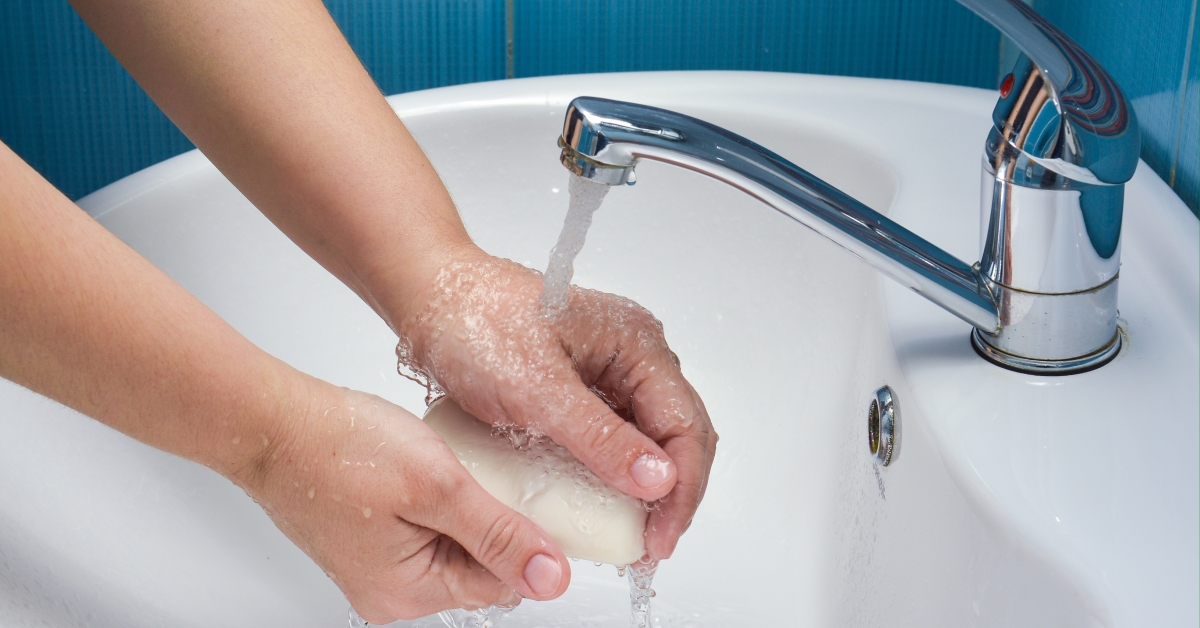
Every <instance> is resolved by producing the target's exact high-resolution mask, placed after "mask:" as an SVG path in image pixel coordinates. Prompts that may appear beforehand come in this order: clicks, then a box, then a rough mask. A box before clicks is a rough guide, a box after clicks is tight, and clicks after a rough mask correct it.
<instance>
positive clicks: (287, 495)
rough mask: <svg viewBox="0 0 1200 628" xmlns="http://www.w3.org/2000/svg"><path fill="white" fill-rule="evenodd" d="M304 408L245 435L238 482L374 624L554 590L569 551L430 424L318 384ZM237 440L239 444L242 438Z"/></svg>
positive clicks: (562, 585) (565, 577)
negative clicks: (480, 478)
mask: <svg viewBox="0 0 1200 628" xmlns="http://www.w3.org/2000/svg"><path fill="white" fill-rule="evenodd" d="M309 388H310V389H311V390H312V391H313V392H310V393H309V394H307V395H305V396H306V397H308V398H309V399H310V401H309V403H308V404H307V406H306V407H305V408H304V410H303V411H296V412H294V413H293V414H294V415H295V416H292V417H289V419H290V420H288V421H283V422H281V427H280V429H279V430H278V431H277V433H273V434H263V435H261V436H259V437H258V438H246V439H244V440H245V441H246V442H245V444H244V446H245V447H246V449H247V450H248V451H251V452H253V455H252V456H250V457H248V458H247V460H248V461H249V462H248V463H247V464H246V465H245V467H244V468H241V469H239V470H238V472H237V473H235V474H233V475H234V480H235V481H236V482H237V483H238V484H239V485H241V486H242V487H243V488H245V489H246V492H247V493H249V494H250V495H251V496H252V497H254V498H255V500H256V501H257V502H258V503H259V504H260V505H261V506H262V507H263V508H264V510H266V511H267V514H269V515H270V516H271V518H272V519H273V520H274V521H275V523H276V525H277V526H279V528H280V529H281V530H282V531H283V532H284V533H285V534H287V536H288V537H289V538H290V539H291V540H292V541H293V542H294V543H296V544H297V545H298V546H299V547H300V548H301V549H303V550H304V551H305V552H306V553H307V554H308V555H309V556H310V557H311V558H312V559H313V560H314V561H316V563H317V564H318V565H320V566H321V568H323V569H324V570H325V571H326V573H327V574H328V575H329V577H330V578H332V579H333V581H334V582H335V583H336V584H337V585H338V586H339V587H340V588H341V589H342V592H343V593H345V595H346V597H347V599H348V600H349V601H350V603H351V604H352V605H353V606H354V608H355V609H356V610H357V611H358V612H359V614H360V615H361V616H362V617H363V618H364V619H366V620H367V621H368V622H370V623H372V624H386V623H389V622H391V621H394V620H396V619H414V618H417V617H423V616H426V615H431V614H433V613H436V612H439V611H442V610H445V609H448V608H466V609H474V608H482V607H487V606H489V605H492V604H505V605H515V604H517V603H518V602H519V601H520V599H521V598H522V597H527V598H531V599H538V600H547V599H552V598H555V597H558V596H559V595H561V594H562V593H563V591H565V590H566V588H567V584H568V583H569V581H570V567H569V566H568V563H567V559H566V557H565V556H564V555H563V554H562V552H561V551H560V550H559V549H558V547H556V546H555V545H554V543H553V542H552V541H551V540H550V539H549V537H547V536H546V534H545V533H544V532H543V531H542V530H541V528H539V527H538V526H537V525H535V524H534V523H532V522H531V521H529V520H528V519H526V518H525V517H524V516H522V515H520V514H518V513H517V512H515V511H513V510H511V509H509V508H508V507H506V506H504V505H502V504H501V503H500V502H498V501H496V500H495V499H494V498H492V496H491V495H489V494H488V493H487V492H486V491H484V489H483V488H482V487H480V486H479V484H478V483H476V482H475V480H474V479H473V478H471V476H470V474H469V473H468V472H467V470H466V468H465V467H463V465H462V464H461V463H460V462H459V461H458V459H457V458H455V456H454V454H453V453H452V452H451V451H450V448H449V447H447V446H446V444H445V443H444V442H443V441H442V439H441V437H439V436H438V435H437V433H435V432H434V431H433V430H432V429H430V428H429V427H428V426H426V425H425V423H424V422H422V421H421V420H420V419H418V418H417V417H415V416H413V415H412V414H410V413H408V412H406V411H405V410H403V409H402V408H399V407H397V406H394V405H392V404H390V403H388V402H386V401H384V400H382V399H380V398H378V397H374V396H371V395H367V394H363V393H357V392H354V391H350V390H346V389H341V388H336V387H333V386H331V385H329V384H325V383H324V382H318V381H315V380H314V381H312V382H311V383H310V384H309ZM238 444H239V443H235V444H234V446H235V447H236V446H238Z"/></svg>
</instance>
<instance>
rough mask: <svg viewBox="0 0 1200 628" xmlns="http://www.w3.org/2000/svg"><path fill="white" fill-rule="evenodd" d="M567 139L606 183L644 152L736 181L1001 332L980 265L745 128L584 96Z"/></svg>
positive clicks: (592, 174)
mask: <svg viewBox="0 0 1200 628" xmlns="http://www.w3.org/2000/svg"><path fill="white" fill-rule="evenodd" d="M559 145H560V146H561V147H562V157H561V160H562V164H563V165H564V166H566V167H567V169H568V170H570V171H571V172H573V173H575V174H577V175H579V176H581V177H584V178H587V179H590V180H592V181H596V182H598V183H606V184H608V185H620V184H622V183H626V182H627V181H628V180H629V178H630V176H631V175H632V173H633V169H634V166H635V165H636V164H637V162H638V160H640V159H651V160H654V161H661V162H665V163H669V164H673V165H676V166H680V167H683V168H687V169H689V170H693V171H696V172H699V173H701V174H705V175H708V176H710V177H713V178H714V179H717V180H719V181H723V182H725V183H728V184H730V185H732V186H734V187H736V188H738V189H740V190H742V191H743V192H746V193H747V194H749V195H751V196H753V197H755V198H757V199H759V200H760V201H762V202H764V203H766V204H767V205H768V206H770V207H772V208H774V209H775V210H777V211H779V212H781V213H783V214H784V215H786V216H788V217H790V218H792V219H794V220H796V221H797V222H800V223H801V224H803V225H805V226H807V227H809V228H811V229H812V230H814V231H816V232H817V233H820V234H821V235H823V236H825V237H827V238H829V239H830V240H833V241H834V242H836V243H837V244H839V245H841V246H843V247H845V248H846V249H848V250H849V251H850V252H852V253H854V254H855V255H857V256H858V257H860V258H862V259H863V260H865V261H866V262H867V263H869V264H871V265H872V266H874V267H875V268H877V269H879V270H880V271H881V272H882V273H884V274H885V275H887V276H889V277H891V278H892V279H894V280H896V281H898V282H900V283H901V284H902V285H904V286H906V287H908V288H910V289H912V290H913V291H915V292H917V293H918V294H920V295H922V296H924V297H925V298H927V299H929V300H930V301H933V302H934V303H937V304H938V305H940V306H942V307H943V308H945V309H946V310H948V311H949V312H951V313H953V314H954V315H956V316H958V317H959V318H961V319H963V320H964V321H966V322H968V323H970V324H971V325H973V326H975V327H976V328H978V329H980V330H981V331H983V332H984V333H987V334H996V333H997V332H998V331H999V328H1000V319H999V314H998V312H997V308H996V303H995V301H994V300H993V297H992V293H991V290H990V288H989V286H988V283H987V280H986V279H985V278H984V277H983V276H982V275H981V274H980V273H979V272H978V270H977V268H976V267H973V266H971V265H968V264H967V263H965V262H963V261H961V260H959V259H958V258H956V257H954V256H953V255H950V254H949V253H947V252H945V251H944V250H942V249H940V248H938V247H937V246H935V245H933V244H932V243H930V242H929V241H927V240H925V239H923V238H921V237H920V236H918V235H917V234H915V233H913V232H911V231H909V230H908V229H905V228H904V227H902V226H901V225H899V224H897V223H896V222H895V221H892V220H890V219H888V218H887V217H886V216H884V215H883V214H880V213H879V212H877V211H875V210H873V209H871V208H870V207H867V206H866V205H864V204H862V203H861V202H859V201H858V200H856V199H854V198H853V197H851V196H850V195H848V194H846V193H845V192H842V191H841V190H839V189H837V188H836V187H834V186H832V185H830V184H828V183H826V182H825V181H823V180H821V179H820V178H818V177H816V176H814V175H813V174H811V173H809V172H807V171H805V170H804V169H802V168H800V167H799V166H797V165H795V164H793V163H791V162H789V161H788V160H786V159H784V158H783V157H780V156H779V155H777V154H775V153H773V152H771V151H770V150H767V149H766V148H764V147H762V146H759V145H758V144H756V143H754V142H752V141H750V140H748V139H746V138H744V137H742V136H740V135H737V134H735V133H732V132H730V131H727V130H725V129H722V128H720V127H718V126H715V125H712V124H709V123H707V122H704V121H703V120H698V119H696V118H692V117H690V116H686V115H683V114H679V113H675V112H673V111H667V110H665V109H658V108H655V107H648V106H645V105H638V104H634V103H627V102H619V101H615V100H606V99H603V98H589V97H581V98H576V99H575V100H574V101H572V102H571V105H570V107H568V109H567V114H566V121H565V124H564V126H563V134H562V137H561V138H560V139H559Z"/></svg>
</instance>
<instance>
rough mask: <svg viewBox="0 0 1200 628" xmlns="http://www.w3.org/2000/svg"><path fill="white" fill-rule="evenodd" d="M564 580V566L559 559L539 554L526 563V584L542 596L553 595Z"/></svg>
mask: <svg viewBox="0 0 1200 628" xmlns="http://www.w3.org/2000/svg"><path fill="white" fill-rule="evenodd" d="M560 582H562V567H561V566H559V564H558V561H557V560H554V559H553V558H551V557H549V556H547V555H545V554H538V555H537V556H534V557H533V558H530V559H529V562H528V563H525V584H528V585H529V588H530V589H533V592H534V593H537V594H538V595H541V596H546V595H551V594H553V593H554V592H555V591H557V590H558V584H559V583H560Z"/></svg>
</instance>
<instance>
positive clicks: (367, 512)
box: [363, 508, 371, 519]
mask: <svg viewBox="0 0 1200 628" xmlns="http://www.w3.org/2000/svg"><path fill="white" fill-rule="evenodd" d="M363 516H364V517H366V518H367V519H370V518H371V509H370V508H363Z"/></svg>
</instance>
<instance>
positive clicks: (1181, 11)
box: [0, 0, 1200, 211]
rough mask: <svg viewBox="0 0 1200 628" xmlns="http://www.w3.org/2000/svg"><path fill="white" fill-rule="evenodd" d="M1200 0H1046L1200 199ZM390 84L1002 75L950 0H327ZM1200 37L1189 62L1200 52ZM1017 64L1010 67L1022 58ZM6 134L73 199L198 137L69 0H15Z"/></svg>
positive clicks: (1147, 139) (6, 3) (404, 87)
mask: <svg viewBox="0 0 1200 628" xmlns="http://www.w3.org/2000/svg"><path fill="white" fill-rule="evenodd" d="M1196 1H1197V0H1087V1H1086V2H1085V1H1084V0H1033V2H1034V6H1035V8H1037V9H1038V10H1039V11H1042V12H1044V13H1045V14H1046V15H1047V16H1048V17H1049V18H1050V19H1051V20H1052V21H1054V22H1055V23H1056V24H1058V25H1060V27H1062V28H1063V29H1064V30H1066V31H1067V32H1068V34H1070V35H1071V36H1073V37H1075V38H1077V39H1078V40H1079V41H1080V43H1082V44H1083V46H1084V47H1085V48H1086V49H1088V50H1089V51H1091V52H1092V53H1093V54H1094V55H1095V56H1096V57H1097V58H1098V59H1099V60H1100V61H1101V63H1103V64H1105V65H1106V67H1108V68H1109V69H1110V70H1111V71H1112V73H1113V74H1114V76H1115V78H1116V79H1117V81H1118V82H1119V83H1120V84H1121V85H1122V87H1123V88H1124V89H1125V90H1126V92H1127V93H1128V94H1129V96H1130V97H1131V98H1132V99H1133V102H1134V108H1135V110H1136V111H1137V114H1138V116H1139V119H1140V121H1141V122H1142V126H1143V134H1144V135H1143V137H1144V140H1143V151H1142V156H1143V158H1144V159H1146V161H1147V162H1148V163H1149V164H1150V165H1151V166H1153V167H1154V168H1155V170H1156V171H1158V172H1159V174H1160V175H1161V176H1162V177H1163V178H1164V180H1167V181H1168V182H1172V183H1173V187H1174V188H1175V189H1176V191H1177V192H1179V193H1180V195H1181V196H1182V197H1183V198H1184V199H1185V201H1186V202H1187V203H1188V205H1189V206H1190V207H1191V208H1192V209H1193V211H1197V158H1198V154H1197V153H1198V150H1200V149H1198V148H1197V139H1198V138H1197V134H1198V131H1197V116H1198V110H1200V105H1198V104H1197V93H1196V92H1197V70H1198V69H1200V63H1197V60H1196V50H1197V42H1196V40H1197V37H1196V34H1195V30H1196V29H1195V23H1196V16H1195V7H1196ZM326 4H327V5H328V6H329V8H330V11H331V13H332V14H333V16H334V19H336V20H337V22H338V23H339V25H341V27H342V29H343V30H344V31H345V33H346V36H347V39H349V41H350V43H351V45H352V46H353V47H354V48H355V50H356V51H357V52H358V54H359V56H360V57H361V58H362V59H363V62H364V64H365V65H366V67H367V69H368V70H369V71H370V72H371V74H372V75H373V76H374V77H375V80H376V81H377V82H378V83H379V85H380V87H381V89H382V90H383V91H384V92H385V93H389V94H391V93H397V92H404V91H411V90H416V89H425V88H430V87H438V86H442V85H452V84H456V83H466V82H472V81H484V80H497V79H503V78H506V77H526V76H542V75H548V74H561V73H575V72H610V71H628V70H672V69H735V70H765V71H782V72H814V73H822V74H842V75H850V76H867V77H883V78H897V79H905V80H917V81H934V82H943V83H954V84H960V85H971V86H976V87H984V88H992V87H994V86H995V85H996V83H997V79H998V77H999V75H1000V74H1001V73H1002V69H1001V65H1002V62H1001V59H1004V58H1008V57H1009V56H1010V55H1011V51H1008V54H1005V51H1004V45H1003V43H1002V42H1001V40H1000V37H999V36H998V34H997V33H996V32H995V30H994V29H992V28H991V27H989V26H987V25H986V24H985V23H984V22H982V21H981V20H979V19H978V18H976V17H975V16H974V15H972V14H971V13H970V12H969V11H967V10H966V9H963V8H962V7H960V6H959V5H957V4H956V3H954V2H952V1H951V0H327V1H326ZM1189 54H1190V61H1189V60H1188V59H1189ZM1005 70H1006V68H1005ZM0 140H3V141H4V142H5V143H7V144H8V145H9V146H11V147H12V148H13V149H14V150H16V151H17V153H19V154H20V155H21V156H22V157H24V158H25V159H26V160H27V161H28V162H29V163H31V164H32V165H33V166H34V167H35V168H37V169H38V170H39V171H40V172H41V173H42V174H43V175H45V176H46V177H47V178H48V179H49V180H50V181H51V182H52V183H54V184H55V185H57V186H58V187H59V188H60V189H62V190H63V191H64V192H65V193H66V194H67V195H68V196H70V197H71V198H79V197H81V196H83V195H85V194H87V193H89V192H91V191H93V190H95V189H97V188H99V187H102V186H103V185H105V184H107V183H109V182H112V181H114V180H116V179H119V178H121V177H122V176H125V175H127V174H129V173H131V172H135V171H137V170H139V169H141V168H143V167H145V166H148V165H150V164H153V163H155V162H158V161H161V160H162V159H165V158H167V157H170V156H172V155H175V154H178V153H180V152H183V151H185V150H189V149H190V148H191V144H190V143H189V142H188V141H187V139H186V138H185V137H183V135H182V134H181V133H180V132H179V131H178V130H177V129H175V127H174V126H173V125H172V124H171V123H170V121H169V120H167V119H166V118H165V116H163V115H162V113H161V112H160V111H158V109H157V108H156V107H155V106H154V104H153V103H152V102H151V101H150V100H149V99H148V98H147V97H146V96H145V94H144V93H143V92H142V91H141V90H140V89H139V88H138V87H137V85H136V84H135V83H134V82H133V80H132V79H131V78H130V77H129V75H128V74H127V73H125V71H124V70H123V69H121V67H120V66H119V65H118V64H117V63H116V61H115V60H114V59H113V58H112V56H111V55H109V54H108V52H107V51H106V50H105V49H104V47H103V46H102V45H101V44H100V43H99V41H98V40H97V39H96V38H95V36H94V35H92V34H91V32H90V31H88V30H87V27H86V26H85V25H84V24H83V23H82V22H81V21H80V20H79V18H78V17H77V16H76V15H75V14H74V12H73V11H72V10H71V8H70V7H69V5H68V4H67V3H66V1H65V0H3V1H0Z"/></svg>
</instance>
